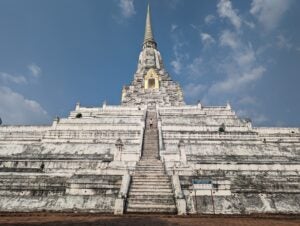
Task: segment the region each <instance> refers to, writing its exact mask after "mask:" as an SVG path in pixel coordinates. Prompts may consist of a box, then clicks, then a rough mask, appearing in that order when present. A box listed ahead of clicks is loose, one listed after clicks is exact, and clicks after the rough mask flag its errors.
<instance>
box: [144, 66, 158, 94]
mask: <svg viewBox="0 0 300 226" xmlns="http://www.w3.org/2000/svg"><path fill="white" fill-rule="evenodd" d="M160 80H161V78H160V76H159V75H158V74H157V73H156V72H155V70H154V69H153V68H151V69H149V71H148V72H147V74H146V76H145V78H144V81H145V85H144V87H145V89H159V82H160Z"/></svg>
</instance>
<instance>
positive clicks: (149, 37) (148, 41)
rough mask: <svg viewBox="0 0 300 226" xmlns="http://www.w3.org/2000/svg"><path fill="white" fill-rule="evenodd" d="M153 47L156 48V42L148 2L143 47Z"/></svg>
mask: <svg viewBox="0 0 300 226" xmlns="http://www.w3.org/2000/svg"><path fill="white" fill-rule="evenodd" d="M145 47H153V48H156V42H155V40H154V37H153V33H152V27H151V14H150V5H149V3H148V9H147V17H146V26H145V37H144V43H143V48H145Z"/></svg>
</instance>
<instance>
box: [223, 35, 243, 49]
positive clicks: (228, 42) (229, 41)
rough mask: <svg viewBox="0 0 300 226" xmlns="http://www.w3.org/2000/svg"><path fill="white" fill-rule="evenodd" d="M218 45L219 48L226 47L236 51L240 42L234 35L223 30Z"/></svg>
mask: <svg viewBox="0 0 300 226" xmlns="http://www.w3.org/2000/svg"><path fill="white" fill-rule="evenodd" d="M220 44H221V46H228V47H230V48H232V49H236V48H238V47H239V46H240V40H239V37H238V36H237V34H236V33H234V32H231V31H229V30H225V31H223V32H222V34H221V36H220Z"/></svg>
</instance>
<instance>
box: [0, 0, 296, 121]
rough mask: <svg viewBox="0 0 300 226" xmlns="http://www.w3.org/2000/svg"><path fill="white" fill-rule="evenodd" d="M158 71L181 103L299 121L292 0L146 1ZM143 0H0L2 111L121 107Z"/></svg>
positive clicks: (35, 115)
mask: <svg viewBox="0 0 300 226" xmlns="http://www.w3.org/2000/svg"><path fill="white" fill-rule="evenodd" d="M149 2H150V5H151V8H152V24H153V30H154V35H155V39H156V41H157V43H158V49H159V50H160V52H161V54H162V56H163V59H164V64H165V67H166V68H167V70H168V72H169V73H170V74H171V76H172V78H173V79H174V80H175V81H179V82H180V84H181V85H182V87H183V89H184V95H185V101H186V103H188V104H195V103H197V101H198V100H201V102H202V103H203V104H204V105H225V104H226V102H227V101H229V102H230V103H231V105H232V107H233V108H234V110H235V111H236V113H237V114H238V115H240V116H241V117H248V118H252V121H253V122H254V124H255V125H259V126H298V127H299V126H300V117H299V115H300V102H299V100H300V94H299V91H298V90H299V84H300V76H299V71H300V26H299V21H300V13H299V12H300V1H297V0H244V1H240V0H216V1H214V0H201V1H199V0H150V1H149ZM146 6H147V1H141V0H106V1H104V0H103V1H99V0H44V1H40V0H26V1H21V0H0V32H1V33H0V34H1V35H0V117H1V118H2V121H3V123H4V124H49V123H51V121H52V119H53V118H54V117H55V116H56V115H58V116H60V117H66V116H67V115H68V113H69V111H71V110H73V109H74V107H75V104H76V102H77V101H80V103H81V105H84V106H101V105H102V103H103V101H104V100H106V101H107V102H108V104H119V103H120V96H121V89H122V86H123V85H124V84H128V83H130V81H131V80H132V78H133V75H134V72H135V70H136V66H137V60H138V55H139V52H140V50H141V44H142V41H143V35H144V24H145V16H146V15H145V14H146Z"/></svg>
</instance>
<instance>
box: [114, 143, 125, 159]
mask: <svg viewBox="0 0 300 226" xmlns="http://www.w3.org/2000/svg"><path fill="white" fill-rule="evenodd" d="M115 145H116V148H117V151H116V153H115V156H114V157H115V158H114V159H115V161H122V150H123V146H124V144H123V142H122V140H121V138H119V139H117V141H116V143H115Z"/></svg>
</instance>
